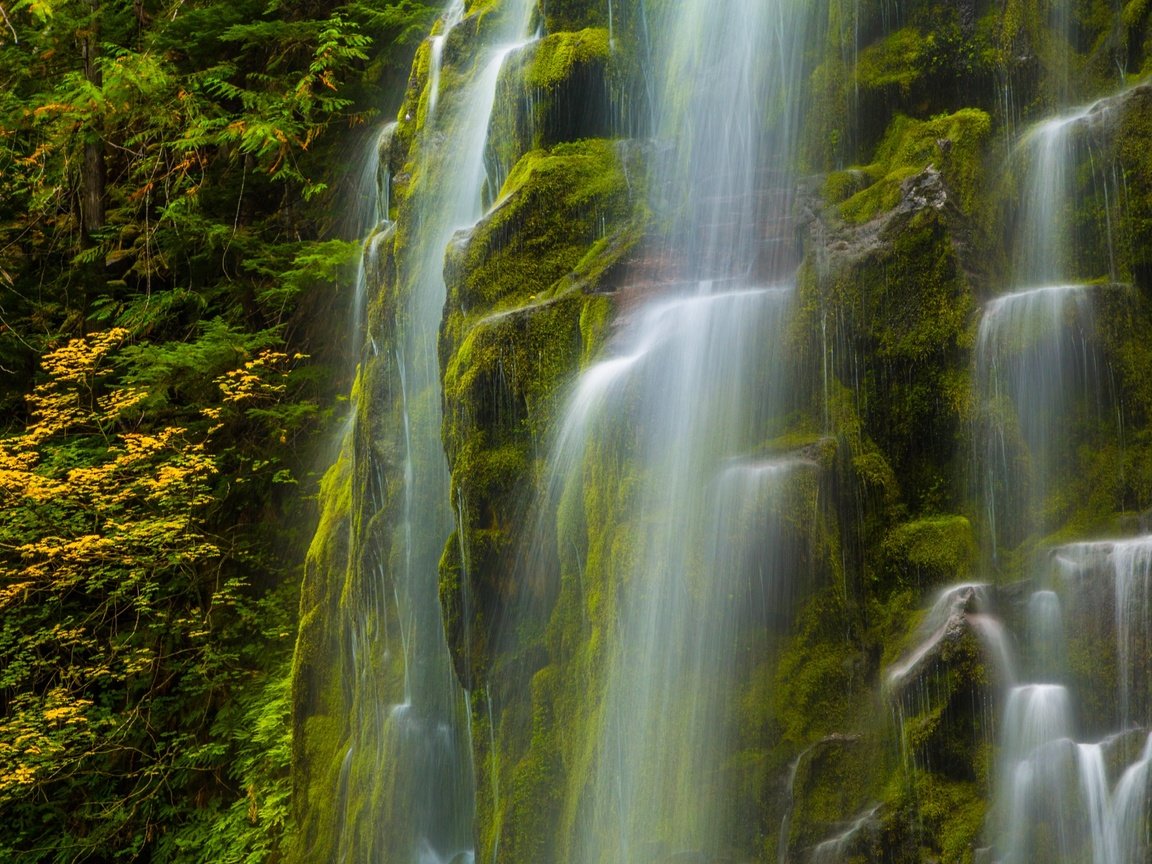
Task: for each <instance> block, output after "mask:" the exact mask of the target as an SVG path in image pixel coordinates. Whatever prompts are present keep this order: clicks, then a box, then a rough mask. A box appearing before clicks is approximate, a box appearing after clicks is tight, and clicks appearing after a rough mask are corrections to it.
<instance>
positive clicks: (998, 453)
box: [975, 285, 1096, 547]
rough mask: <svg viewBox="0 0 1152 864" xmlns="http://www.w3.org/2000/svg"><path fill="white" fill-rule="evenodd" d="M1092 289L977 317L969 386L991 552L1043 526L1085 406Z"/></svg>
mask: <svg viewBox="0 0 1152 864" xmlns="http://www.w3.org/2000/svg"><path fill="white" fill-rule="evenodd" d="M1090 291H1091V289H1089V288H1087V287H1085V286H1081V285H1050V286H1044V287H1040V288H1029V289H1026V290H1023V291H1018V292H1014V293H1012V294H1007V295H1004V296H1002V297H997V298H996V299H995V300H992V301H990V302H989V303H988V304H987V305H986V306H985V308H984V314H983V315H982V316H981V318H980V327H979V331H978V334H977V339H976V371H975V381H976V388H977V392H978V393H979V394H980V401H981V408H982V414H983V419H982V426H983V428H982V429H981V433H982V436H981V437H982V438H983V452H982V453H981V454H980V456H979V460H978V461H979V476H978V483H979V487H980V490H981V497H982V498H983V501H984V511H985V518H986V520H987V525H988V530H989V534H990V536H991V537H992V538H993V540H994V543H995V545H996V547H999V546H1000V545H1001V544H1005V543H1006V544H1007V545H1010V546H1011V545H1015V544H1016V543H1018V542H1019V540H1020V539H1022V537H1023V536H1026V535H1027V534H1028V533H1031V531H1032V530H1034V529H1035V528H1036V527H1037V526H1038V525H1040V524H1041V520H1042V510H1043V507H1044V503H1045V499H1046V495H1047V493H1048V492H1049V490H1050V486H1051V482H1050V481H1051V478H1052V477H1053V475H1054V474H1055V473H1056V472H1057V471H1059V470H1060V466H1062V465H1064V464H1066V459H1067V456H1068V453H1067V452H1066V448H1067V446H1068V443H1069V435H1068V431H1069V427H1070V425H1071V424H1070V422H1068V421H1069V420H1070V419H1071V414H1072V412H1073V411H1074V410H1076V406H1077V405H1083V404H1084V403H1085V402H1091V399H1092V390H1093V386H1092V385H1093V384H1094V382H1095V381H1096V373H1095V365H1096V359H1095V355H1094V353H1093V349H1092V347H1091V344H1090V334H1091V326H1092V308H1091V299H1090V298H1091V293H1090Z"/></svg>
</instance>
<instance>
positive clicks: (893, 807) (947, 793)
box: [881, 755, 988, 864]
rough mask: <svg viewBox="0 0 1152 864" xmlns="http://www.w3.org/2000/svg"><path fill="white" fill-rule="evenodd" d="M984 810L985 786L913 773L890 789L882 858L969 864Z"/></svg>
mask: <svg viewBox="0 0 1152 864" xmlns="http://www.w3.org/2000/svg"><path fill="white" fill-rule="evenodd" d="M984 759H985V761H986V759H987V756H986V755H985V756H984ZM987 809H988V804H987V787H986V786H983V785H981V784H979V783H975V782H965V781H955V780H947V779H945V778H941V777H939V776H938V775H935V774H932V773H929V772H927V771H922V770H914V771H913V772H912V773H911V775H910V776H908V777H902V778H899V780H898V781H897V782H894V783H893V784H892V785H891V787H890V789H889V791H888V795H887V800H886V802H885V805H884V810H883V813H884V818H883V827H882V836H883V841H882V845H883V849H882V851H881V854H882V855H883V860H885V861H893V862H898V864H915V862H920V861H939V862H940V864H973V861H974V856H975V846H976V842H977V840H978V838H979V837H980V832H981V830H982V828H983V825H984V817H985V814H986V812H987Z"/></svg>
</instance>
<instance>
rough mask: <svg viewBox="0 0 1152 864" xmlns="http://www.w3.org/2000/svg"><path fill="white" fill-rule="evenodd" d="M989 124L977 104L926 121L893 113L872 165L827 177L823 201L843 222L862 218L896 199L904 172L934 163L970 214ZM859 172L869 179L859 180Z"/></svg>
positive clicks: (878, 212) (977, 198)
mask: <svg viewBox="0 0 1152 864" xmlns="http://www.w3.org/2000/svg"><path fill="white" fill-rule="evenodd" d="M991 129H992V120H991V117H989V115H988V114H987V113H985V112H984V111H981V110H979V109H977V108H966V109H962V110H960V111H957V112H956V113H954V114H946V115H940V116H938V117H933V118H932V119H931V120H913V119H911V118H909V117H905V116H903V115H897V116H896V117H895V118H894V119H893V121H892V123H891V124H890V125H889V127H888V130H887V132H886V133H885V135H884V139H883V140H882V141H881V142H880V145H879V147H878V148H877V150H876V156H875V160H874V161H873V162H872V164H870V165H867V166H864V167H862V168H856V169H849V170H848V171H845V172H837V173H835V174H832V175H830V176H829V178H828V181H827V183H826V184H825V195H826V197H827V200H829V201H830V202H832V203H837V204H838V205H839V213H840V215H841V217H843V218H844V219H845V220H847V221H848V222H853V223H862V222H867V221H868V220H870V219H874V218H876V217H877V216H879V215H881V214H883V213H885V212H887V211H890V210H892V209H894V208H895V207H896V206H897V205H898V204H899V203H900V201H901V198H902V192H903V188H902V186H903V184H904V182H905V181H906V180H908V178H909V177H912V176H914V175H916V174H919V173H920V172H921V171H923V170H924V169H925V168H927V167H929V166H937V167H938V168H939V170H940V172H941V174H942V176H943V178H944V182H945V183H946V184H947V186H948V188H949V190H950V191H951V193H952V194H953V196H954V197H955V200H956V203H957V204H958V206H959V208H960V210H961V211H962V212H964V213H971V212H972V211H973V210H974V208H975V207H976V206H977V204H978V202H979V201H980V195H981V192H982V190H981V188H980V185H979V184H980V182H981V178H982V177H983V176H984V172H983V164H984V148H985V145H986V142H987V139H988V135H989V133H990V132H991ZM861 175H863V177H867V178H868V179H870V180H871V181H872V182H871V183H869V184H867V185H864V183H863V178H862V176H861ZM845 195H847V196H848V197H846V198H845V197H843V196H845Z"/></svg>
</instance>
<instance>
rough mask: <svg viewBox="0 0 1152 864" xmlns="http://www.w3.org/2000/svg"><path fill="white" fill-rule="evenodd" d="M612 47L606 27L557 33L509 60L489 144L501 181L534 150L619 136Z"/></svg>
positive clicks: (502, 78)
mask: <svg viewBox="0 0 1152 864" xmlns="http://www.w3.org/2000/svg"><path fill="white" fill-rule="evenodd" d="M608 42H609V37H608V31H607V30H606V29H604V28H601V27H588V28H585V29H583V30H579V31H577V32H567V31H565V32H559V33H553V34H551V35H549V36H545V37H544V38H543V39H540V40H538V41H536V42H533V43H531V44H530V45H528V46H527V47H526V48H525V49H524V50H523V51H521V52H519V53H518V54H517V55H515V56H514V57H512V58H510V59H509V62H508V63H507V64H506V65H505V69H504V70H503V72H502V74H501V78H500V82H499V86H498V87H497V90H496V101H495V105H494V107H493V114H492V121H491V123H490V127H489V136H488V144H487V147H488V151H489V152H488V161H489V163H490V165H495V166H496V167H497V170H496V174H497V175H498V177H499V179H500V180H501V181H502V180H503V179H504V178H505V177H506V176H507V175H508V174H509V173H510V172H511V170H512V167H513V165H514V164H515V162H516V161H517V160H518V159H519V158H520V157H521V155H522V154H524V153H526V152H528V151H530V150H542V149H549V148H552V147H554V146H556V145H557V144H563V143H572V142H577V141H584V140H587V139H597V138H606V137H608V136H611V135H613V134H614V132H615V131H616V130H615V128H614V126H613V122H612V118H613V109H612V103H613V99H614V97H613V85H612V72H611V65H612V52H611V50H610V48H609V44H608Z"/></svg>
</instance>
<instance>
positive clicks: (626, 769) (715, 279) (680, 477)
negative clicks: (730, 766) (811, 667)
mask: <svg viewBox="0 0 1152 864" xmlns="http://www.w3.org/2000/svg"><path fill="white" fill-rule="evenodd" d="M807 6H808V4H805V3H802V2H799V0H737V2H733V3H730V4H727V8H726V9H725V10H724V11H723V13H721V12H720V11H719V10H717V9H716V8H715V7H714V4H712V3H710V2H706V0H688V2H683V3H678V4H672V6H669V7H668V8H667V9H662V10H661V12H660V13H659V15H653V16H652V17H651V20H650V23H651V27H652V33H653V37H652V38H653V40H654V42H655V45H656V49H657V50H656V51H655V52H654V54H655V56H658V57H664V58H667V65H666V66H665V67H664V68H662V69H660V68H658V69H655V70H651V74H652V75H653V76H655V79H656V80H655V81H653V82H652V83H651V89H652V91H653V92H656V93H659V94H661V95H660V96H658V97H657V100H656V101H657V108H656V114H657V118H658V119H657V122H656V127H657V130H656V131H657V133H658V136H659V138H660V140H661V141H662V142H665V143H666V144H667V146H666V147H663V148H660V149H659V150H658V153H659V157H658V158H657V159H656V160H655V162H656V164H655V166H654V167H653V168H652V171H651V176H650V179H649V188H650V189H651V190H652V195H653V207H654V209H656V210H657V212H658V213H659V215H660V218H661V219H663V220H664V223H663V224H664V225H665V226H666V230H664V231H663V232H662V233H660V234H658V235H657V236H655V237H653V238H652V239H651V240H650V241H649V243H650V246H651V248H652V255H653V257H654V258H655V259H657V260H659V262H660V265H659V277H658V279H656V280H654V282H655V285H653V283H652V282H648V283H646V284H644V285H642V286H641V285H637V286H634V287H632V286H625V287H623V288H621V289H620V292H619V293H620V296H621V297H623V298H625V299H623V300H621V301H620V307H621V314H620V316H619V318H618V321H617V327H616V332H615V334H614V335H613V336H612V337H611V338H610V339H609V340H608V342H607V345H606V348H605V350H604V353H603V355H602V356H601V357H600V358H598V359H597V360H596V361H595V362H593V363H592V364H591V365H590V366H589V367H588V368H587V369H586V370H585V371H584V372H583V373H582V374H581V376H580V377H579V379H578V380H577V381H576V382H575V384H574V386H573V388H572V391H571V396H570V398H569V401H568V405H567V408H566V410H565V411H564V412H563V415H562V417H561V419H560V420H559V421H558V423H557V431H556V433H555V438H554V442H553V444H552V447H551V453H550V455H549V457H548V460H547V463H546V465H547V468H546V472H547V477H546V478H545V482H544V487H545V489H546V490H547V494H546V495H545V496H544V497H543V502H542V503H541V504H540V505H539V509H540V510H542V511H543V515H542V516H541V517H540V519H539V521H538V523H536V524H537V528H536V536H535V537H533V538H529V540H528V541H527V543H526V545H527V546H528V547H529V548H533V549H534V548H537V547H539V546H540V545H541V544H542V543H545V544H546V543H548V542H554V543H555V544H556V549H555V551H554V552H553V553H552V556H551V557H552V558H553V560H554V559H555V558H556V557H557V556H558V557H560V558H564V557H565V556H568V555H569V552H568V550H570V549H573V550H577V552H578V555H577V557H578V559H579V560H580V571H579V572H578V574H577V575H578V576H579V577H580V578H583V576H582V573H583V569H584V567H585V566H587V567H589V568H594V569H595V571H596V573H599V574H601V575H605V574H606V575H605V578H606V581H607V583H608V584H607V585H606V587H604V588H601V589H597V591H596V592H595V593H593V589H591V588H588V587H586V586H582V588H581V591H582V592H584V593H585V595H586V601H585V602H586V603H587V605H588V606H590V607H591V609H592V612H593V614H598V615H601V616H603V620H605V621H607V622H608V625H607V629H606V630H605V631H604V632H602V633H600V634H599V635H598V636H594V637H593V642H592V644H593V645H594V646H595V648H594V650H595V652H596V653H595V655H594V656H593V658H592V660H590V661H589V663H590V675H591V676H592V680H590V681H589V682H588V687H589V692H588V693H587V695H586V697H585V698H586V700H587V706H586V708H585V709H584V710H583V711H582V713H583V714H586V715H588V716H589V717H590V718H591V719H590V721H589V723H588V740H587V741H584V742H581V743H580V744H579V745H577V746H574V748H573V749H574V751H575V752H576V753H577V754H580V755H578V756H577V757H576V758H577V760H578V761H579V764H578V765H577V766H576V767H575V768H573V771H576V772H583V773H577V776H576V778H575V780H574V781H573V782H571V783H569V791H567V793H566V794H567V795H568V798H567V799H566V801H565V802H564V804H563V807H562V810H563V812H564V814H566V815H565V820H566V821H565V825H563V826H562V827H561V829H560V830H561V833H564V834H565V835H566V836H564V837H562V838H561V840H560V841H559V845H560V846H561V847H562V848H564V849H566V850H567V852H565V853H561V857H562V858H563V860H569V861H572V862H581V864H607V862H609V861H637V862H639V861H649V860H661V861H662V860H666V859H671V858H675V856H689V857H690V856H710V855H717V854H722V853H724V851H725V850H727V849H730V848H732V844H733V842H734V841H733V835H734V833H735V832H736V831H746V830H748V829H747V828H746V827H745V826H741V825H737V824H736V823H735V821H734V815H733V812H734V805H735V802H736V799H737V795H738V793H737V790H736V789H733V788H730V787H729V784H728V781H727V779H726V774H725V763H726V762H727V761H728V760H730V759H732V758H733V756H734V753H735V748H736V740H735V734H736V732H735V717H734V713H735V712H734V710H733V707H732V706H733V700H734V699H735V698H736V687H737V682H738V680H739V678H740V676H741V673H740V672H739V671H738V670H739V668H740V666H741V664H742V663H747V662H749V661H748V659H747V657H748V653H747V652H748V644H750V642H751V641H754V640H756V639H762V638H763V636H762V633H763V632H764V627H765V626H766V625H775V624H778V623H781V622H783V621H786V620H788V619H789V616H790V615H791V612H792V611H793V608H794V606H793V603H794V600H795V598H796V596H797V595H798V594H799V593H800V592H801V591H802V590H803V587H804V586H803V585H802V584H800V579H799V578H798V573H797V571H798V570H800V569H801V568H800V557H799V553H798V552H797V543H798V542H799V541H798V540H797V539H796V537H795V535H796V530H795V529H794V528H793V527H790V526H789V524H788V520H787V519H786V518H785V514H786V513H787V512H789V511H788V508H789V507H794V506H795V504H794V503H792V502H791V498H792V497H794V496H795V495H798V494H799V493H798V492H797V489H798V488H800V487H804V486H805V484H809V485H811V484H812V483H813V482H814V475H815V465H814V463H812V462H811V461H810V460H808V459H807V458H805V457H804V456H803V455H800V454H795V453H788V452H783V453H780V452H775V451H771V450H768V449H766V448H765V447H764V444H765V442H766V441H768V440H769V439H770V438H771V437H772V436H773V434H777V435H778V434H779V431H780V429H781V425H782V422H783V415H784V412H785V406H786V404H787V399H788V395H789V390H790V386H789V380H788V375H787V373H786V367H787V358H786V357H785V355H784V350H785V345H786V344H787V326H788V322H789V319H790V316H791V310H792V306H793V295H794V281H795V280H794V271H795V268H796V266H797V263H798V259H797V256H796V255H795V252H794V250H793V248H792V244H793V239H792V230H791V227H790V224H789V221H788V220H789V208H790V201H791V194H792V185H793V181H792V179H791V174H790V172H791V169H792V165H793V160H794V154H795V139H796V134H797V127H798V125H799V124H798V117H797V114H798V111H799V104H798V98H797V97H798V94H799V92H800V89H801V88H800V66H801V58H802V47H803V43H804V40H805V34H806V28H807V21H806V18H807V15H808V14H809V10H808V9H807V8H806V7H807ZM765 112H767V115H768V116H767V117H765ZM765 165H769V166H772V169H771V170H765V168H764V166H765ZM801 497H803V496H801ZM809 497H810V498H811V500H813V501H814V500H815V499H814V494H813V495H810V496H809ZM585 502H586V503H585ZM573 508H585V509H586V512H585V513H584V514H583V515H582V516H581V517H580V518H572V511H573ZM791 512H793V513H795V511H794V510H793V511H791ZM605 520H607V522H608V524H609V525H610V526H611V527H610V529H609V528H608V527H604V522H605ZM808 521H810V519H809V520H808ZM589 524H595V525H598V526H600V529H599V530H601V531H602V532H605V533H607V532H609V530H610V531H611V533H608V534H607V536H590V532H589V529H588V525H589ZM612 537H615V539H614V540H613V539H612ZM534 555H536V557H541V556H539V554H538V553H534ZM528 557H529V558H532V560H536V557H533V556H532V555H530V556H528ZM543 557H547V556H543ZM588 559H591V560H588ZM586 562H587V563H586ZM590 578H591V577H590ZM758 634H761V635H758ZM744 674H746V670H745V673H744ZM677 860H678V859H677ZM693 860H695V859H693Z"/></svg>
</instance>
